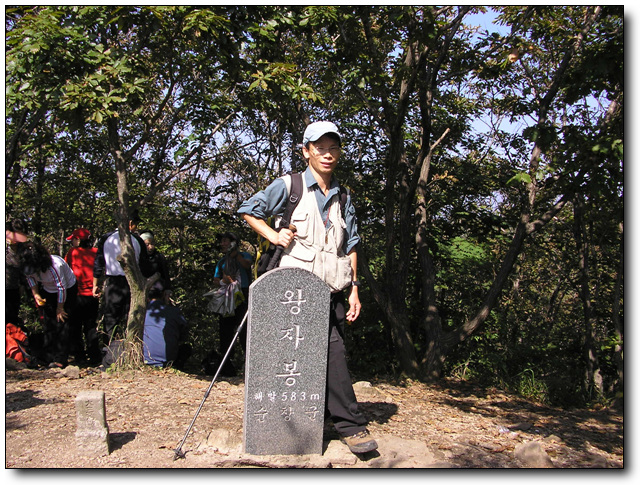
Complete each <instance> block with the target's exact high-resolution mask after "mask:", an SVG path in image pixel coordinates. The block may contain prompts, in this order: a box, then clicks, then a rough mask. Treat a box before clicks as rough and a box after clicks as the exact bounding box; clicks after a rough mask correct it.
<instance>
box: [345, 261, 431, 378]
mask: <svg viewBox="0 0 640 485" xmlns="http://www.w3.org/2000/svg"><path fill="white" fill-rule="evenodd" d="M358 262H359V271H360V272H361V273H362V275H363V276H364V279H365V280H366V281H367V283H368V284H369V285H370V288H371V292H372V293H373V297H374V299H375V300H376V302H377V303H378V305H379V306H380V308H381V309H382V312H383V313H384V315H385V317H386V319H387V322H388V323H389V326H390V331H391V340H392V342H393V346H394V349H395V350H396V356H397V358H398V361H399V362H400V368H401V369H402V372H403V373H404V374H405V375H406V376H407V377H410V378H412V379H419V378H420V377H421V375H420V368H419V366H418V359H417V356H416V349H415V346H414V343H413V338H412V337H411V329H410V328H409V317H408V316H407V312H406V304H405V302H404V288H405V287H406V285H405V284H401V283H400V282H398V284H394V282H392V281H390V282H389V284H387V285H380V283H378V281H377V280H376V279H375V278H374V276H373V274H371V271H370V270H369V260H368V258H367V256H366V255H365V254H364V252H363V251H362V248H361V250H360V251H358Z"/></svg>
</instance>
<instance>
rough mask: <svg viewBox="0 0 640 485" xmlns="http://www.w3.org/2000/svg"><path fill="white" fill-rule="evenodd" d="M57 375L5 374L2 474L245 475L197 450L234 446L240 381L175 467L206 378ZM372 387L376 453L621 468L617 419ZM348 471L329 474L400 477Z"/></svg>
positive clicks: (476, 464)
mask: <svg viewBox="0 0 640 485" xmlns="http://www.w3.org/2000/svg"><path fill="white" fill-rule="evenodd" d="M68 369H70V368H68ZM65 371H66V372H65ZM65 371H60V370H53V369H50V370H31V369H22V370H6V372H5V391H6V400H5V412H6V416H5V428H6V429H5V431H6V432H5V444H6V451H5V460H6V462H5V466H6V468H211V467H220V466H226V467H230V466H231V467H233V466H238V467H242V466H249V465H247V463H246V462H244V463H243V462H235V464H233V463H226V464H224V465H221V464H220V463H221V461H220V455H221V454H224V450H220V449H216V448H212V447H208V448H207V447H206V446H203V444H204V443H207V438H208V436H209V434H210V432H211V430H213V429H218V430H219V429H222V428H224V429H227V430H229V431H230V434H231V435H234V436H236V437H237V438H238V439H241V436H242V413H243V398H244V383H243V381H242V378H234V379H226V380H223V381H220V382H218V383H216V384H215V386H214V388H213V390H212V393H211V395H210V396H209V398H208V399H207V401H206V403H205V405H204V407H203V409H202V411H201V413H200V415H199V417H198V419H197V421H196V424H195V426H194V429H193V433H192V434H191V435H190V436H189V438H188V439H187V441H186V443H185V445H184V446H183V451H185V452H186V458H185V459H180V460H175V461H174V460H173V457H174V452H173V450H174V449H175V448H176V446H177V444H178V443H179V442H180V440H181V439H182V437H183V436H184V433H185V431H186V430H187V427H188V425H189V423H190V422H191V419H192V418H193V416H194V413H195V411H196V409H197V408H198V406H199V404H200V402H201V401H202V398H203V396H204V391H205V390H206V389H207V386H208V385H209V382H210V379H211V378H210V377H209V376H203V375H195V374H184V373H175V372H172V371H166V370H165V371H155V370H142V371H135V372H134V371H128V372H121V373H105V372H100V371H98V370H97V369H91V368H87V369H80V370H79V374H75V375H74V373H73V372H71V370H65ZM371 384H372V386H371V387H369V386H367V385H358V386H357V391H356V392H357V394H358V399H359V401H360V402H361V406H362V409H363V411H364V413H365V414H366V415H367V417H368V418H369V420H370V421H371V424H370V431H371V432H372V434H373V435H374V436H375V437H377V438H379V439H381V440H384V441H385V443H395V442H397V443H400V442H403V443H416V442H420V443H421V444H422V445H426V449H427V450H428V452H429V454H430V456H433V457H434V459H435V460H436V461H437V463H438V464H439V465H438V466H442V467H449V468H518V467H522V466H523V465H522V462H520V461H518V459H517V458H516V457H515V455H516V454H515V450H516V448H517V447H518V445H520V444H522V443H527V442H537V443H539V445H540V447H541V449H542V450H543V451H544V453H545V454H546V456H548V457H549V458H550V463H552V464H553V467H556V468H622V467H623V419H622V413H621V412H619V411H616V410H612V409H601V410H563V409H558V408H554V407H548V406H542V405H538V404H535V403H531V402H527V401H525V400H522V399H519V398H516V397H514V396H511V395H508V394H505V393H503V392H501V391H499V390H496V389H481V388H477V387H474V386H472V385H469V384H467V383H464V382H458V381H453V380H443V381H442V382H440V383H439V384H438V385H435V386H434V385H425V384H421V383H413V382H412V383H407V384H401V383H389V382H372V383H371ZM84 390H101V391H104V392H105V396H106V410H107V422H108V427H109V433H110V446H111V453H110V454H109V455H108V456H104V457H89V458H87V457H84V456H82V455H81V454H79V453H78V451H77V449H76V446H75V431H76V412H75V403H74V400H75V398H76V396H77V395H78V393H79V392H80V391H84ZM333 439H335V436H334V437H333ZM394 440H395V441H394ZM402 440H407V441H402ZM354 461H355V463H353V464H349V463H348V462H345V463H344V464H342V465H340V466H341V467H343V468H349V467H354V468H366V467H375V466H394V465H393V463H397V466H399V467H404V466H409V465H407V464H406V463H407V462H402V461H396V462H391V461H387V462H382V461H380V460H378V461H376V460H371V461H370V462H367V461H363V460H354ZM253 466H256V465H253ZM262 466H267V467H268V466H269V464H264V465H262ZM334 466H335V465H334Z"/></svg>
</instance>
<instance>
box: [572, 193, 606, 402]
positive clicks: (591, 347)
mask: <svg viewBox="0 0 640 485" xmlns="http://www.w3.org/2000/svg"><path fill="white" fill-rule="evenodd" d="M574 224H575V226H574V231H575V238H576V246H577V252H578V259H579V262H578V265H579V278H578V281H579V283H578V284H579V290H580V291H579V293H580V299H581V300H582V311H583V319H584V321H583V323H584V342H583V353H584V359H585V373H584V382H583V383H582V387H583V390H584V392H585V393H586V395H591V394H592V391H595V392H596V394H598V395H602V393H603V390H604V389H603V383H602V374H601V372H600V363H599V359H598V353H597V349H596V337H595V317H594V311H593V305H592V298H591V288H590V284H589V280H590V272H591V268H590V267H591V262H590V258H589V241H588V237H587V233H586V228H585V222H584V199H583V196H582V195H581V194H576V196H575V198H574Z"/></svg>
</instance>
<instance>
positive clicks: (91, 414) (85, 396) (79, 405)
mask: <svg viewBox="0 0 640 485" xmlns="http://www.w3.org/2000/svg"><path fill="white" fill-rule="evenodd" d="M76 418H77V419H76V421H77V425H78V429H77V431H76V445H77V447H78V451H79V452H80V453H82V454H84V455H97V456H105V455H108V454H109V428H108V427H107V418H106V411H105V400H104V391H82V392H80V393H79V394H78V396H77V397H76Z"/></svg>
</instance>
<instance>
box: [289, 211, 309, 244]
mask: <svg viewBox="0 0 640 485" xmlns="http://www.w3.org/2000/svg"><path fill="white" fill-rule="evenodd" d="M296 212H297V211H296ZM296 212H294V214H293V216H292V217H291V224H293V225H294V226H296V234H297V235H298V237H302V238H306V237H307V236H308V235H309V214H307V213H300V212H298V213H297V214H296Z"/></svg>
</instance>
